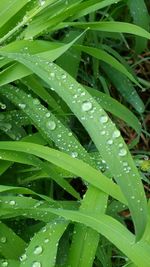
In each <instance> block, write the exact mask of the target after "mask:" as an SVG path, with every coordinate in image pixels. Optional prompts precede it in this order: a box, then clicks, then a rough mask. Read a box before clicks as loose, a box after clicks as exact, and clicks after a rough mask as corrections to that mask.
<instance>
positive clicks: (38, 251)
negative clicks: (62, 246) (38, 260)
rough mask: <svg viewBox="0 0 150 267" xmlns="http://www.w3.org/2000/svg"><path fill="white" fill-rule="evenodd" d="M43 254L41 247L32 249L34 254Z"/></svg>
mask: <svg viewBox="0 0 150 267" xmlns="http://www.w3.org/2000/svg"><path fill="white" fill-rule="evenodd" d="M42 252H43V248H42V247H41V246H36V247H35V249H34V254H35V255H39V254H41V253H42Z"/></svg>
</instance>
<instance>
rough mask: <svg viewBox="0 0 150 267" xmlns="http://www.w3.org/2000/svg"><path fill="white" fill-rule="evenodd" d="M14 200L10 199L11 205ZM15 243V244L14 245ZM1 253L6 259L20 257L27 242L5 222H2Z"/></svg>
mask: <svg viewBox="0 0 150 267" xmlns="http://www.w3.org/2000/svg"><path fill="white" fill-rule="evenodd" d="M13 203H14V201H13V200H10V202H9V205H13ZM14 243H15V246H14V245H13V244H14ZM0 244H1V245H0V253H1V255H3V256H4V257H5V258H6V259H18V256H19V255H20V254H21V253H22V252H23V251H24V248H25V245H26V243H25V242H24V241H23V240H22V239H21V238H20V237H19V236H18V235H16V234H15V232H14V231H13V230H12V229H11V228H9V227H8V226H7V225H5V224H4V223H2V222H1V223H0Z"/></svg>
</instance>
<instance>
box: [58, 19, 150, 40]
mask: <svg viewBox="0 0 150 267" xmlns="http://www.w3.org/2000/svg"><path fill="white" fill-rule="evenodd" d="M68 26H73V27H77V28H80V29H89V30H95V31H102V32H116V33H129V34H133V35H138V36H141V37H144V38H146V39H150V33H149V32H148V31H146V30H144V29H142V28H141V27H139V26H137V25H134V24H131V23H127V22H119V21H111V22H109V21H106V22H86V23H84V22H64V23H61V24H60V26H58V29H60V28H64V27H68Z"/></svg>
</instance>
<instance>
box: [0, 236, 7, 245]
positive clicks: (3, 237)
mask: <svg viewBox="0 0 150 267" xmlns="http://www.w3.org/2000/svg"><path fill="white" fill-rule="evenodd" d="M0 241H1V243H3V244H4V243H6V241H7V238H6V237H5V236H2V237H1V238H0Z"/></svg>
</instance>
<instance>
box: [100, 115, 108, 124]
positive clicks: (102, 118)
mask: <svg viewBox="0 0 150 267" xmlns="http://www.w3.org/2000/svg"><path fill="white" fill-rule="evenodd" d="M99 120H100V122H101V123H106V122H107V121H108V116H106V115H102V116H101V117H100V119H99Z"/></svg>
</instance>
